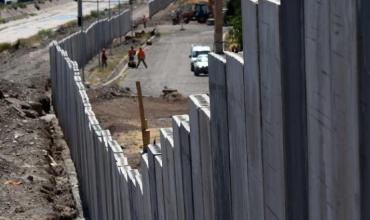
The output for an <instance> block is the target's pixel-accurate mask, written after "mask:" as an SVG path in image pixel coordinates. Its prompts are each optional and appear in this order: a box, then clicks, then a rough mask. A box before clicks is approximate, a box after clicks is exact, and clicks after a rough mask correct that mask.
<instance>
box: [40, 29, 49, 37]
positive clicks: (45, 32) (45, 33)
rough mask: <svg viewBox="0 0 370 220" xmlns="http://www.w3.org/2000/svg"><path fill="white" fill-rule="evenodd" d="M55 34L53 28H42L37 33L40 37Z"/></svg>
mask: <svg viewBox="0 0 370 220" xmlns="http://www.w3.org/2000/svg"><path fill="white" fill-rule="evenodd" d="M52 34H53V31H52V30H51V29H42V30H40V31H39V32H38V33H37V36H39V37H40V38H45V37H50V36H51V35H52Z"/></svg>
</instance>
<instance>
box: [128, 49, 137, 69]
mask: <svg viewBox="0 0 370 220" xmlns="http://www.w3.org/2000/svg"><path fill="white" fill-rule="evenodd" d="M135 55H136V50H135V49H134V47H131V50H129V51H128V66H129V67H132V68H135V67H136V63H135Z"/></svg>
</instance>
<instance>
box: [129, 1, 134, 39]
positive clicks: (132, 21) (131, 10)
mask: <svg viewBox="0 0 370 220" xmlns="http://www.w3.org/2000/svg"><path fill="white" fill-rule="evenodd" d="M129 4H130V20H131V37H134V12H133V0H129Z"/></svg>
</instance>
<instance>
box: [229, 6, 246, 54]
mask: <svg viewBox="0 0 370 220" xmlns="http://www.w3.org/2000/svg"><path fill="white" fill-rule="evenodd" d="M228 19H229V23H230V24H231V27H232V28H231V29H230V31H229V33H230V36H231V38H232V39H233V40H234V41H235V42H236V43H237V44H238V45H239V46H240V48H241V47H242V46H243V29H242V13H241V10H240V8H238V9H236V11H235V15H233V16H229V17H228Z"/></svg>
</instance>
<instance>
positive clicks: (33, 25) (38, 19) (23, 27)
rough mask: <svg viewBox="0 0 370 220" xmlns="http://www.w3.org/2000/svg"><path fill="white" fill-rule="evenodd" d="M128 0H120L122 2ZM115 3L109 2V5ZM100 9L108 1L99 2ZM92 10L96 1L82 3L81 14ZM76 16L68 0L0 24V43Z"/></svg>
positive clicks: (47, 27)
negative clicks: (30, 15)
mask: <svg viewBox="0 0 370 220" xmlns="http://www.w3.org/2000/svg"><path fill="white" fill-rule="evenodd" d="M124 2H128V0H122V3H124ZM116 4H117V3H111V7H113V6H115V5H116ZM99 8H100V9H102V10H103V9H104V8H108V2H106V1H105V2H101V3H100V4H99ZM92 10H96V3H87V2H86V3H84V4H83V14H84V15H88V14H90V12H91V11H92ZM76 18H77V2H75V1H72V0H71V1H70V2H68V3H65V4H63V5H55V6H53V7H50V8H47V9H44V10H42V11H40V12H39V13H38V14H37V15H35V16H32V17H29V18H25V19H20V20H15V21H11V22H8V23H5V24H0V43H4V42H9V43H13V42H16V41H17V40H18V39H20V38H28V37H30V36H33V35H35V34H37V33H38V32H39V31H40V30H42V29H55V28H56V27H58V26H60V25H62V24H64V23H67V22H69V21H72V20H76Z"/></svg>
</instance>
